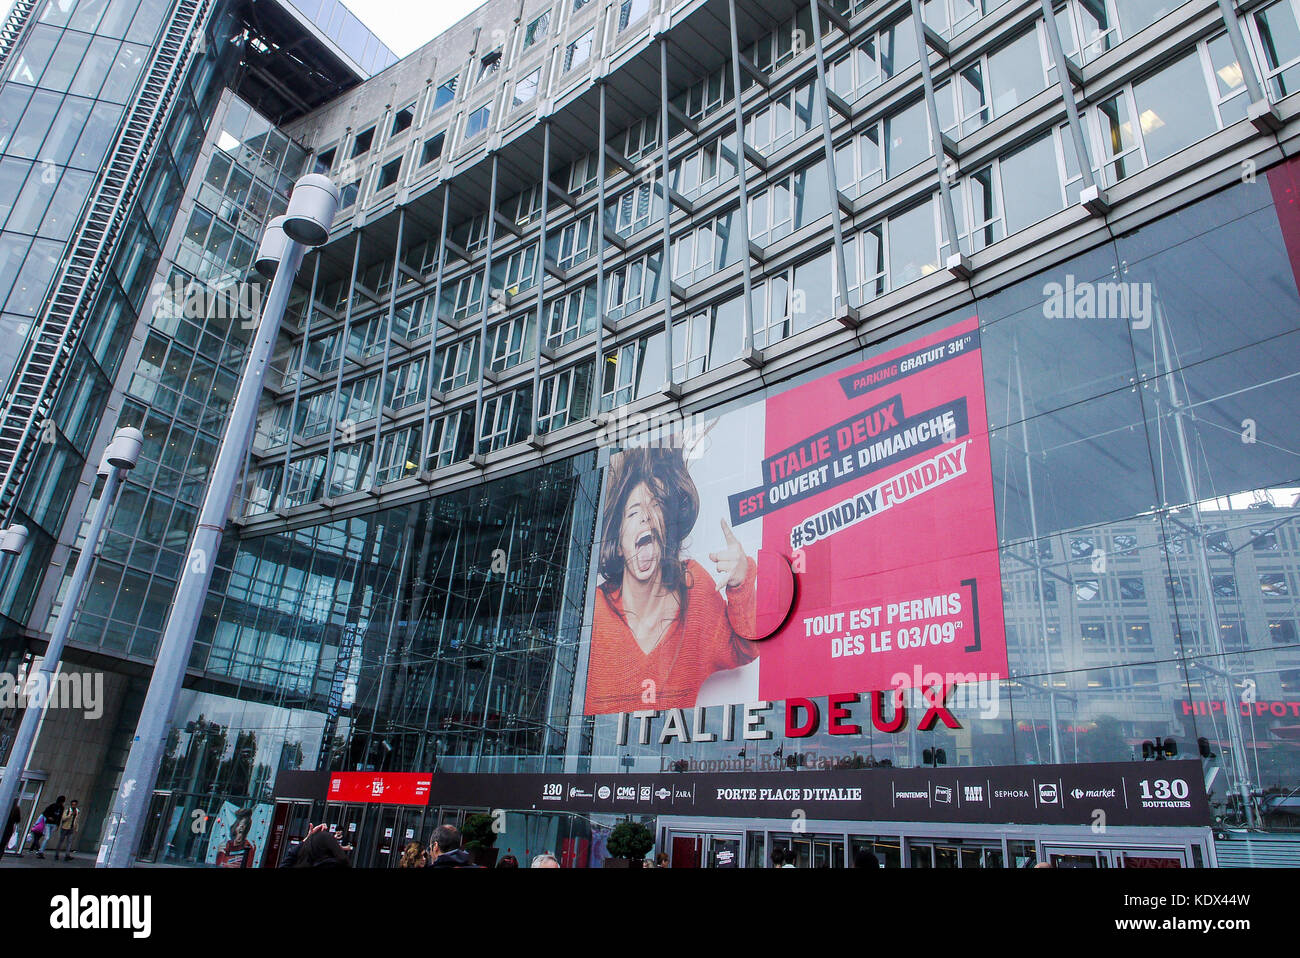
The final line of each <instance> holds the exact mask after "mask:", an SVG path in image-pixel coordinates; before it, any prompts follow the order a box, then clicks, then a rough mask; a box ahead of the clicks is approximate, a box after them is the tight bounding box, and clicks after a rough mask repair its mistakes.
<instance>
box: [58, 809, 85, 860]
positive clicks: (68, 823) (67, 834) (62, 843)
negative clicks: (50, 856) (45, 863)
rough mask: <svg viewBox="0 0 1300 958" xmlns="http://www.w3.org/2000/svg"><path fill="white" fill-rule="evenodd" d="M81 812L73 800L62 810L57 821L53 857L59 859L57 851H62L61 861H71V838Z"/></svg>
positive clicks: (74, 832)
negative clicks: (57, 832)
mask: <svg viewBox="0 0 1300 958" xmlns="http://www.w3.org/2000/svg"><path fill="white" fill-rule="evenodd" d="M80 815H81V812H80V811H78V809H77V800H76V799H75V798H74V799H73V800H72V801H71V802H69V803H68V807H67V808H65V809H64V810H63V817H62V818H60V819H59V840H58V842H57V843H56V844H55V846H54V857H55V858H58V857H59V851H60V850H62V851H63V860H64V861H65V862H70V861H72V841H73V838H72V836H73V835H74V834H76V831H77V819H78V817H79V816H80Z"/></svg>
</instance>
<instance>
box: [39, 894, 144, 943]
mask: <svg viewBox="0 0 1300 958" xmlns="http://www.w3.org/2000/svg"><path fill="white" fill-rule="evenodd" d="M152 912H153V898H152V896H150V895H83V894H81V891H80V890H79V889H76V888H74V889H72V891H71V893H69V894H67V895H55V896H54V897H53V898H51V899H50V927H51V928H53V929H55V930H56V931H84V930H88V929H104V930H109V929H125V930H129V931H130V932H131V934H132V937H134V938H148V937H149V935H150V933H151V932H152V930H153V922H152V917H151V916H152Z"/></svg>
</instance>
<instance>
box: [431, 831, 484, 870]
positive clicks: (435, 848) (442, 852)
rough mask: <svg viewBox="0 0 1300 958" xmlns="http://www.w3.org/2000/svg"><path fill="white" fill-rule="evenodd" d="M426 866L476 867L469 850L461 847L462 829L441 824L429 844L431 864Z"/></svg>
mask: <svg viewBox="0 0 1300 958" xmlns="http://www.w3.org/2000/svg"><path fill="white" fill-rule="evenodd" d="M425 867H426V868H475V867H477V866H475V865H474V863H473V862H471V861H470V860H469V852H467V851H465V849H463V848H461V847H460V829H459V828H457V827H456V826H455V825H439V826H438V828H437V830H436V831H435V832H434V833H433V843H432V844H431V845H430V846H429V864H428V865H427V866H425Z"/></svg>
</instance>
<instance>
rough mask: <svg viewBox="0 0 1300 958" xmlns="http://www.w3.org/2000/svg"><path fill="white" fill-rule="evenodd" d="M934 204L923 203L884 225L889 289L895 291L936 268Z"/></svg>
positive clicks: (892, 218) (937, 258)
mask: <svg viewBox="0 0 1300 958" xmlns="http://www.w3.org/2000/svg"><path fill="white" fill-rule="evenodd" d="M934 218H935V204H934V202H933V201H932V200H926V201H925V202H924V203H922V204H921V205H920V206H914V207H912V208H911V209H910V210H907V211H906V212H903V213H899V214H898V215H897V216H891V217H890V218H889V222H888V228H889V233H888V241H889V288H890V289H891V290H893V289H899V288H900V287H902V286H906V285H907V284H908V283H911V282H914V281H915V280H918V279H920V278H921V277H922V276H929V275H930V274H931V273H933V272H934V271H935V270H937V269H938V268H939V239H938V234H937V233H936V232H935V226H934Z"/></svg>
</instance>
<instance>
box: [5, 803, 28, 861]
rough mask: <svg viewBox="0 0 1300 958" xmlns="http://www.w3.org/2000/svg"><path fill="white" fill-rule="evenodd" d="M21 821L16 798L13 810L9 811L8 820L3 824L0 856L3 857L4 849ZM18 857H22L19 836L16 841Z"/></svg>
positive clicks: (21, 845)
mask: <svg viewBox="0 0 1300 958" xmlns="http://www.w3.org/2000/svg"><path fill="white" fill-rule="evenodd" d="M22 823H23V811H22V809H21V808H19V807H18V799H14V807H13V810H12V811H11V812H10V813H9V821H8V822H7V823H6V824H5V834H4V840H3V841H0V858H4V857H5V849H6V848H8V847H9V842H10V840H11V839H12V838H13V837H14V835H15V834H16V833H17V831H18V826H19V825H21V824H22ZM17 848H18V857H19V858H22V857H23V843H22V839H21V838H20V839H19V840H18V843H17Z"/></svg>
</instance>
